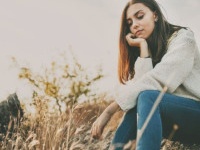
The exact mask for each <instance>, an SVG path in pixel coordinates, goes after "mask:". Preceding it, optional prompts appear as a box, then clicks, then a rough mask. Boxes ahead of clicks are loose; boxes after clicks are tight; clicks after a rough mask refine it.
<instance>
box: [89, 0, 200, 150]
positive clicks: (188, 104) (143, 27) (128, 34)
mask: <svg viewBox="0 0 200 150" xmlns="http://www.w3.org/2000/svg"><path fill="white" fill-rule="evenodd" d="M118 76H119V81H120V83H122V84H123V87H122V88H121V90H120V93H119V95H117V96H116V101H115V102H113V103H111V104H110V105H109V106H108V107H107V108H106V109H105V110H104V112H103V113H102V114H101V115H100V116H99V118H97V120H96V121H95V122H94V124H93V126H92V130H91V134H92V136H93V137H94V138H100V137H101V134H102V131H103V129H104V127H105V125H106V124H107V122H108V121H109V119H110V118H111V116H112V114H114V113H115V112H116V111H117V110H119V109H122V110H124V111H125V115H124V118H123V121H122V123H121V124H120V126H119V127H118V129H117V131H116V133H115V137H114V139H113V141H112V144H111V145H112V148H113V149H123V146H124V145H125V144H126V143H128V142H129V141H134V140H135V139H136V136H137V131H139V130H140V129H141V128H142V126H143V124H144V122H145V120H146V118H147V116H148V114H149V112H150V111H151V109H152V106H153V104H154V102H155V100H156V98H157V97H158V95H159V93H160V91H161V90H162V88H163V87H164V86H167V87H168V90H167V92H166V93H165V94H164V96H163V98H162V100H161V102H160V103H159V106H158V107H157V108H156V110H155V112H154V114H153V116H152V118H151V120H150V122H149V123H148V125H147V127H146V129H145V131H144V133H143V135H142V137H141V138H140V140H139V142H138V144H137V148H136V149H137V150H159V149H160V144H161V140H162V137H167V136H169V134H170V132H171V131H172V127H173V125H174V124H177V125H178V127H179V128H178V130H177V132H176V133H175V135H174V137H173V139H175V140H181V141H183V142H184V141H186V142H190V140H193V141H192V142H199V141H200V119H199V117H200V53H199V50H198V48H197V44H196V42H195V39H194V35H193V32H192V31H191V30H190V29H188V28H185V27H181V26H176V25H172V24H170V23H169V22H168V21H167V20H166V19H165V17H164V16H163V14H162V12H161V10H160V8H159V6H158V4H157V2H156V1H155V0H131V1H130V2H129V3H128V4H127V5H126V7H125V9H124V11H123V13H122V20H121V31H120V38H119V60H118ZM169 77H170V80H169V81H168V79H169Z"/></svg>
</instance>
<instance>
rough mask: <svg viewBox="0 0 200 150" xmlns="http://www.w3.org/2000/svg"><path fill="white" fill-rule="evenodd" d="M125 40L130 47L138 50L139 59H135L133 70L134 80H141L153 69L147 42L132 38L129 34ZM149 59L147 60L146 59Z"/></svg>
mask: <svg viewBox="0 0 200 150" xmlns="http://www.w3.org/2000/svg"><path fill="white" fill-rule="evenodd" d="M126 40H127V42H128V44H129V45H130V46H133V47H139V48H140V57H138V58H137V60H136V62H135V65H134V70H135V75H134V78H135V79H139V78H141V77H142V76H143V75H144V74H145V73H146V72H148V71H149V70H151V69H153V64H152V59H151V58H150V57H149V56H150V55H149V50H148V44H147V41H146V40H145V39H143V38H133V34H132V33H129V34H128V35H127V36H126ZM148 57H149V58H148Z"/></svg>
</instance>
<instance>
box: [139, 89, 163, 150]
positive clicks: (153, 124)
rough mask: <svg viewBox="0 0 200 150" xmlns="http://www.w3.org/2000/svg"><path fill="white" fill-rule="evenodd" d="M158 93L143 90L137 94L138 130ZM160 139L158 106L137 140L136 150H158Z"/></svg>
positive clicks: (160, 127)
mask: <svg viewBox="0 0 200 150" xmlns="http://www.w3.org/2000/svg"><path fill="white" fill-rule="evenodd" d="M158 95H159V92H158V91H144V92H141V93H140V95H139V96H138V103H137V113H138V124H137V129H138V130H141V128H142V126H143V124H144V122H145V120H146V118H147V116H148V115H149V113H150V111H151V108H152V106H153V104H154V102H155V100H156V98H157V96H158ZM161 140H162V121H161V117H160V111H159V108H157V109H156V110H155V112H154V114H153V116H152V118H151V120H150V121H149V123H148V125H147V127H146V129H145V130H144V132H143V134H142V137H141V138H140V140H139V142H138V145H137V150H148V149H149V150H159V149H160V144H161Z"/></svg>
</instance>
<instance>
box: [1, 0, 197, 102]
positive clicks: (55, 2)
mask: <svg viewBox="0 0 200 150" xmlns="http://www.w3.org/2000/svg"><path fill="white" fill-rule="evenodd" d="M127 1H128V0H98V1H97V0H6V1H4V0H1V1H0V20H1V23H0V51H1V53H0V70H1V76H0V99H2V98H5V97H7V96H8V94H10V93H12V92H14V91H21V92H22V93H23V92H24V93H26V92H27V91H24V90H23V89H22V87H23V86H22V85H20V84H19V82H18V81H17V72H16V71H15V70H14V69H13V68H12V67H11V66H10V65H11V59H10V58H11V56H14V57H16V58H17V59H18V60H19V61H20V62H24V63H28V64H30V65H31V66H32V67H33V68H34V69H36V70H37V69H38V70H39V68H40V67H41V66H42V65H44V64H46V63H47V62H48V61H49V60H51V58H52V57H53V56H55V55H58V54H59V53H60V52H62V51H66V50H68V49H69V47H70V46H71V47H72V49H73V50H74V53H75V55H76V56H77V57H78V58H79V60H80V62H81V63H82V64H83V65H85V66H88V67H91V66H93V67H94V66H95V65H99V64H102V67H103V69H104V72H105V73H106V74H107V80H105V83H103V84H102V85H103V86H105V87H107V88H108V89H109V88H110V87H111V85H113V82H115V81H116V73H117V72H116V66H117V64H116V63H117V53H118V35H119V22H120V17H121V12H122V9H123V7H124V6H125V3H126V2H127ZM158 2H159V3H160V4H161V5H162V7H163V8H164V14H165V16H166V18H167V19H168V20H169V21H170V22H172V23H174V24H178V25H182V26H187V27H190V28H191V29H192V30H193V31H194V33H195V37H196V40H197V42H198V45H200V44H199V43H200V31H199V27H200V13H199V11H198V9H199V8H200V1H199V0H188V1H183V0H158ZM105 87H104V89H106V88H105ZM27 93H28V92H27Z"/></svg>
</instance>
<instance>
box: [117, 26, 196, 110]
mask: <svg viewBox="0 0 200 150" xmlns="http://www.w3.org/2000/svg"><path fill="white" fill-rule="evenodd" d="M179 32H180V33H179V34H178V35H177V37H176V38H175V39H174V40H173V41H171V44H170V45H169V48H168V52H167V53H166V54H165V55H164V56H163V58H162V60H161V62H160V63H158V64H157V65H156V66H155V68H154V69H152V70H150V71H148V72H147V73H146V74H144V75H143V76H142V77H141V78H140V79H139V80H135V79H133V80H131V81H129V82H128V83H127V85H125V86H123V87H122V89H121V92H120V95H118V96H117V97H116V101H117V103H118V104H119V105H120V107H121V108H122V109H123V110H128V109H131V108H132V107H134V106H135V105H136V101H137V97H138V95H139V93H140V92H142V91H144V90H162V88H163V86H164V85H167V86H168V92H169V93H173V92H174V91H175V90H176V89H177V87H178V86H179V85H181V84H182V83H183V82H184V80H185V79H186V78H187V76H188V75H189V73H190V72H191V70H192V67H193V63H194V57H195V56H194V54H195V50H196V43H195V40H194V36H193V33H192V32H191V31H188V30H183V29H182V30H180V31H179ZM169 77H171V82H170V83H169V84H168V78H169Z"/></svg>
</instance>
